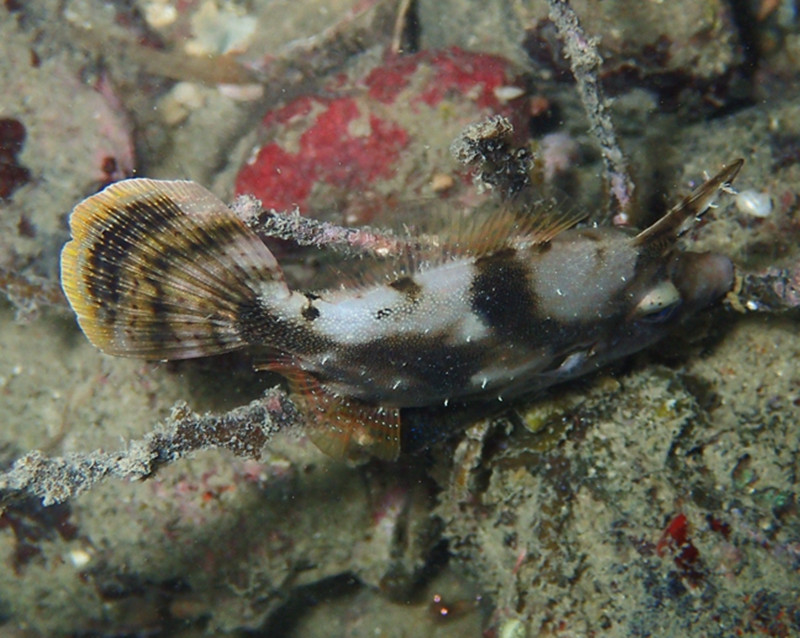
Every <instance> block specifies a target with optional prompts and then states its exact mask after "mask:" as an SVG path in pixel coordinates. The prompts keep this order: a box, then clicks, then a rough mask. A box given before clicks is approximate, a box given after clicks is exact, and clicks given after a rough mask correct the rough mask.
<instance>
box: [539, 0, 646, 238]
mask: <svg viewBox="0 0 800 638" xmlns="http://www.w3.org/2000/svg"><path fill="white" fill-rule="evenodd" d="M548 4H549V6H550V20H551V21H552V22H553V24H554V25H555V27H556V30H557V31H558V37H559V39H560V40H561V42H562V43H563V44H564V53H565V55H566V57H567V59H568V60H569V64H570V68H571V69H572V75H574V76H575V81H576V82H577V84H578V93H579V94H580V97H581V102H582V103H583V108H584V109H586V115H587V117H588V118H589V126H590V129H591V132H592V135H594V137H595V139H596V140H597V142H598V143H599V144H600V150H601V152H602V154H603V161H604V162H605V166H606V179H607V180H608V188H609V191H610V194H611V202H610V205H611V210H610V212H611V213H612V214H614V223H615V224H616V225H621V226H624V225H627V224H628V223H629V220H628V213H629V211H630V208H631V205H632V203H633V191H634V184H633V180H632V179H631V176H630V171H629V169H628V164H627V161H626V160H625V156H624V154H623V153H622V149H621V147H620V145H619V142H618V141H617V134H616V132H615V130H614V123H613V121H612V120H611V116H610V115H609V113H608V105H607V101H606V98H605V96H604V95H603V89H602V87H601V86H600V80H599V71H600V65H601V64H602V62H603V59H602V58H601V57H600V54H599V53H598V52H597V42H596V40H595V39H594V38H590V37H588V36H587V35H586V33H585V32H584V30H583V28H582V27H581V24H580V22H579V20H578V16H577V15H575V12H574V11H573V10H572V8H571V7H570V6H569V3H568V2H567V0H548Z"/></svg>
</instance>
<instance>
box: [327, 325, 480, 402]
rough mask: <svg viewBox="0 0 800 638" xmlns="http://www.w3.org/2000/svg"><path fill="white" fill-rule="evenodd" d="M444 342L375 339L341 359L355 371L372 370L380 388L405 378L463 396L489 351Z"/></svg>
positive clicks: (431, 338)
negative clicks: (393, 379) (392, 381)
mask: <svg viewBox="0 0 800 638" xmlns="http://www.w3.org/2000/svg"><path fill="white" fill-rule="evenodd" d="M444 341H445V340H444V337H443V336H441V335H429V336H423V335H416V336H414V337H413V338H388V339H375V340H373V341H370V342H368V343H364V344H359V345H355V346H351V347H348V348H347V350H346V351H345V352H343V353H342V355H341V359H342V361H344V362H346V364H347V365H348V367H350V369H352V370H353V371H356V370H360V369H369V370H372V371H373V374H372V377H373V383H374V384H376V385H379V386H382V385H386V384H391V379H392V378H395V377H403V378H406V379H412V380H413V381H414V383H415V384H416V385H417V386H419V387H422V388H425V389H426V390H428V389H432V388H435V389H436V392H437V393H442V394H443V395H444V396H446V395H448V394H451V395H454V394H459V393H461V392H462V391H463V390H464V389H465V388H467V387H468V386H469V384H470V380H471V378H472V377H473V375H475V374H476V373H477V372H478V371H479V370H480V369H481V368H482V367H483V365H484V355H485V354H486V351H485V349H484V348H483V347H481V346H479V345H476V344H459V345H448V344H445V342H444ZM354 374H355V373H354ZM362 384H363V382H362ZM411 392H413V390H412V391H411Z"/></svg>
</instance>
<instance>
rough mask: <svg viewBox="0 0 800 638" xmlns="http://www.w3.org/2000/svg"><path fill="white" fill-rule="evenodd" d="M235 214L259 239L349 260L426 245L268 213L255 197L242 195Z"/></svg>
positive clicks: (295, 214)
mask: <svg viewBox="0 0 800 638" xmlns="http://www.w3.org/2000/svg"><path fill="white" fill-rule="evenodd" d="M231 208H232V209H233V212H234V213H235V214H236V215H237V216H238V217H239V219H241V220H242V221H243V222H244V223H245V224H247V225H248V226H250V227H251V228H252V229H253V230H255V231H256V232H257V233H258V234H259V235H262V236H266V237H274V238H276V239H285V240H288V241H291V242H292V243H294V244H297V245H298V246H314V247H316V248H325V249H326V250H333V251H335V252H338V253H339V254H341V255H344V256H346V257H359V256H373V257H381V258H382V257H389V256H392V255H401V254H404V253H407V252H408V251H411V250H415V249H419V248H420V247H422V246H424V245H426V242H425V239H424V238H423V239H420V238H413V239H412V238H410V237H400V236H397V235H395V234H394V233H392V232H391V231H388V230H375V229H372V228H369V227H368V226H361V227H358V228H348V227H347V226H337V225H336V224H331V223H329V222H322V221H319V220H316V219H310V218H308V217H302V216H301V215H300V214H299V213H298V212H297V211H295V212H292V213H286V212H281V211H277V210H273V209H265V208H263V207H262V206H261V202H260V201H258V199H256V198H255V197H253V196H252V195H241V196H239V197H237V198H236V200H235V201H234V202H233V205H232V206H231Z"/></svg>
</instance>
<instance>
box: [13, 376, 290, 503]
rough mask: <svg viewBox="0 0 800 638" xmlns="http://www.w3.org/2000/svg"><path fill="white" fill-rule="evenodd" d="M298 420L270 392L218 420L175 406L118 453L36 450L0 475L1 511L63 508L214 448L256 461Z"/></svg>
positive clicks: (275, 391) (274, 392)
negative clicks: (30, 500)
mask: <svg viewBox="0 0 800 638" xmlns="http://www.w3.org/2000/svg"><path fill="white" fill-rule="evenodd" d="M300 418H301V417H300V415H299V413H298V412H297V410H296V408H295V406H294V404H293V403H292V402H291V400H289V398H288V397H287V396H286V394H285V393H284V392H282V391H281V390H279V389H277V388H274V389H272V390H268V391H267V392H266V393H265V395H264V396H263V397H262V398H261V399H258V400H256V401H253V402H251V403H250V404H249V405H246V406H242V407H239V408H235V409H233V410H231V411H230V412H226V413H225V414H221V415H214V414H204V415H199V414H197V413H195V412H192V411H191V410H189V408H188V406H187V405H186V404H184V403H179V404H177V405H176V406H175V407H174V408H173V409H172V414H171V415H170V417H169V418H168V419H167V421H166V423H164V424H163V425H160V426H159V427H157V428H156V429H155V430H154V431H153V432H151V433H149V434H147V435H145V437H144V438H142V439H140V440H136V441H132V442H131V443H130V444H129V446H128V447H127V449H124V450H119V451H116V452H102V451H99V450H97V451H94V452H90V453H74V454H68V455H66V456H57V457H48V456H45V455H44V454H43V453H42V452H41V451H39V450H34V451H32V452H29V453H28V454H26V455H25V456H23V457H22V458H20V459H18V460H17V461H16V462H15V463H14V465H13V466H12V468H11V469H10V470H9V471H7V472H4V473H2V474H0V506H3V505H5V504H6V503H8V502H10V501H13V500H16V499H19V498H24V497H28V496H31V495H33V496H38V497H41V498H42V502H43V504H44V505H53V504H55V503H63V502H64V501H66V500H67V499H69V498H72V497H75V496H78V495H79V494H82V493H83V492H85V491H87V490H88V489H89V488H91V487H92V486H93V485H94V484H95V483H98V482H100V481H102V480H105V479H106V478H109V477H113V478H118V479H129V480H140V479H144V478H147V477H149V476H151V475H152V474H154V473H155V472H156V471H157V470H158V469H159V468H160V467H161V466H163V465H166V464H168V463H171V462H172V461H174V460H176V459H179V458H182V457H184V456H187V455H188V454H190V453H192V452H196V451H199V450H207V449H213V448H224V449H227V450H230V451H231V452H233V453H234V454H236V455H237V456H244V457H250V458H258V457H259V455H260V451H261V449H262V448H263V447H264V445H265V444H267V443H268V442H269V441H270V440H271V439H272V437H273V436H274V435H275V434H276V433H277V432H279V431H281V430H283V429H284V428H288V427H291V426H294V425H296V424H298V423H299V421H300Z"/></svg>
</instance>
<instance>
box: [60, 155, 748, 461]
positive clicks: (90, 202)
mask: <svg viewBox="0 0 800 638" xmlns="http://www.w3.org/2000/svg"><path fill="white" fill-rule="evenodd" d="M742 164H743V161H742V160H740V159H739V160H736V161H734V162H732V163H730V164H729V165H728V166H726V167H724V168H723V169H722V170H720V171H719V173H717V174H716V175H715V176H714V177H712V178H710V179H708V180H707V181H705V182H704V183H703V184H701V185H700V186H699V187H697V188H696V189H695V190H694V191H693V192H692V193H691V194H690V195H688V196H687V197H685V198H684V199H682V200H681V201H680V202H679V203H678V204H676V205H675V206H674V207H673V208H671V209H670V210H669V211H668V212H667V213H666V214H665V215H663V216H662V217H661V218H660V219H658V220H657V221H656V222H655V223H653V224H652V225H651V226H649V227H648V228H646V229H645V230H642V231H641V232H636V231H635V230H633V229H630V228H626V227H593V226H588V225H585V224H584V225H581V224H580V222H581V221H582V220H583V218H584V215H583V214H582V213H580V212H577V211H569V210H567V211H566V212H565V209H563V208H559V207H555V208H553V207H547V206H538V207H537V206H533V207H531V208H530V209H529V210H525V211H523V212H522V213H520V212H519V211H513V210H511V209H510V208H509V207H500V208H499V209H498V210H496V211H494V212H492V213H491V214H489V215H487V216H485V218H482V219H478V220H477V221H474V222H473V223H471V224H461V225H460V226H458V229H457V230H455V231H454V232H452V233H450V234H449V235H448V234H447V233H443V234H442V236H441V237H439V238H438V239H437V241H436V242H431V244H432V247H430V248H427V249H423V248H420V249H419V250H418V251H417V252H416V253H414V254H411V255H408V254H406V255H403V256H402V258H401V259H398V261H397V263H395V264H394V265H392V267H391V268H388V269H385V268H384V270H385V271H386V273H387V274H386V275H385V276H375V277H373V278H371V279H370V280H365V281H360V282H355V283H352V282H351V283H346V284H342V285H341V286H338V287H333V288H327V289H320V290H310V291H309V290H296V289H293V288H292V287H291V286H290V285H289V284H288V283H287V280H286V277H285V276H284V272H283V269H282V268H281V266H280V265H279V263H278V260H277V259H276V257H275V256H274V254H273V253H272V252H271V251H270V250H269V248H268V247H267V246H266V244H265V243H264V242H263V241H262V239H261V238H260V237H259V236H258V234H257V233H256V232H255V231H254V230H253V229H252V228H250V227H249V226H248V225H247V224H245V223H244V222H243V221H242V220H241V219H240V218H239V217H238V216H237V215H236V214H235V212H234V211H232V210H231V209H230V208H229V207H228V206H226V205H225V203H224V202H222V201H221V200H220V199H219V198H217V197H216V196H215V195H214V194H212V193H211V192H210V191H208V190H207V189H206V188H204V187H203V186H201V185H199V184H197V183H196V182H192V181H181V180H154V179H147V178H134V179H128V180H124V181H120V182H117V183H114V184H111V185H109V186H107V187H106V188H105V189H104V190H102V191H101V192H99V193H97V194H95V195H92V196H91V197H89V198H87V199H85V200H84V201H82V202H80V203H79V204H78V205H77V206H76V207H75V208H74V210H73V211H72V213H71V215H70V218H69V227H70V232H71V239H70V241H69V242H68V243H66V244H65V246H64V248H63V250H62V254H61V281H62V287H63V290H64V293H65V295H66V297H67V299H68V301H69V304H70V306H71V307H72V309H73V311H74V312H75V315H76V316H77V320H78V323H79V325H80V327H81V329H82V330H83V332H84V334H85V335H86V337H87V338H88V340H89V341H90V342H91V343H92V344H93V345H94V346H96V347H97V348H99V349H100V350H101V351H102V352H104V353H107V354H109V355H115V356H122V357H138V358H142V359H150V360H176V359H190V358H196V357H206V356H210V355H218V354H222V353H226V352H231V351H235V350H240V349H246V348H253V349H255V348H259V349H262V350H264V351H265V352H266V353H267V354H266V355H265V361H264V362H262V363H260V364H259V365H258V366H257V368H258V369H260V370H271V371H274V372H278V373H280V374H281V375H283V377H284V378H285V379H286V381H287V384H288V386H289V389H290V392H291V393H292V395H293V397H295V400H296V402H297V403H298V405H299V407H300V408H301V411H302V412H303V413H304V414H305V416H306V422H307V425H308V428H309V434H310V438H311V439H312V440H313V441H314V442H315V443H316V444H317V446H318V447H320V449H322V450H323V451H324V452H326V453H328V454H331V455H333V456H337V457H352V456H356V455H359V454H363V453H367V454H369V455H372V456H375V457H378V458H382V459H395V458H397V457H398V455H399V454H400V452H401V450H402V444H403V413H404V411H406V410H414V409H418V408H426V407H428V406H431V407H434V406H435V407H436V408H437V409H438V408H440V407H441V406H443V405H448V404H458V405H469V404H470V402H473V401H475V402H481V401H483V402H486V401H498V400H500V401H505V400H508V399H513V398H515V397H520V396H523V395H528V394H532V393H534V392H536V391H540V390H542V389H544V388H547V387H549V386H552V385H555V384H558V383H562V382H564V381H567V380H570V379H574V378H576V377H579V376H582V375H585V374H587V373H590V372H592V371H595V370H597V369H599V368H601V367H603V366H605V365H607V364H609V363H610V362H613V361H616V360H618V359H621V358H623V357H626V356H628V355H630V354H632V353H635V352H637V351H639V350H642V349H644V348H646V347H648V346H650V345H652V344H653V343H655V342H657V341H658V340H660V339H662V338H663V337H664V336H665V335H667V334H669V332H670V331H671V330H672V329H674V328H675V326H677V325H678V324H679V323H680V322H681V321H683V320H684V319H685V318H686V317H688V316H690V315H692V314H693V313H695V312H697V311H698V310H700V309H702V308H705V307H707V306H709V305H711V304H713V303H714V302H716V301H718V300H719V299H720V298H721V297H723V296H724V295H725V294H726V293H727V292H728V291H730V290H731V288H732V286H733V283H734V266H733V263H732V262H731V260H730V259H729V258H728V257H727V256H724V255H721V254H715V253H699V252H691V251H688V250H683V249H681V247H680V246H679V242H678V238H679V237H680V236H681V235H682V234H683V232H685V229H686V227H687V226H688V225H689V223H690V222H691V221H692V220H693V219H694V218H697V217H700V216H701V215H702V214H703V213H704V211H705V210H706V209H707V208H708V207H709V206H711V205H712V204H713V201H714V199H715V198H716V197H717V195H718V194H719V192H720V191H723V190H725V189H727V188H728V187H729V185H730V184H731V182H732V181H733V179H734V178H735V177H736V175H737V174H738V172H739V170H740V169H741V167H742ZM375 268H376V269H380V265H379V264H377V263H376V264H375Z"/></svg>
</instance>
